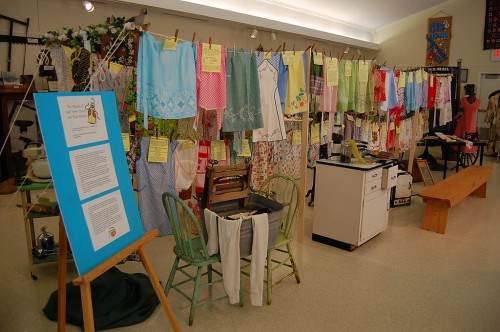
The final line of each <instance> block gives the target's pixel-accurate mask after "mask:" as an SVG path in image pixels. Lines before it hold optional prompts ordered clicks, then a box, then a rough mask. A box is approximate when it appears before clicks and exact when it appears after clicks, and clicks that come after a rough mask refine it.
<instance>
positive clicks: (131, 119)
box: [128, 113, 137, 122]
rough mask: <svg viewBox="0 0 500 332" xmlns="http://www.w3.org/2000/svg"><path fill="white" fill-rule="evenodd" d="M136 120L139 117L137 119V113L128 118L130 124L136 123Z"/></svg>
mask: <svg viewBox="0 0 500 332" xmlns="http://www.w3.org/2000/svg"><path fill="white" fill-rule="evenodd" d="M136 118H137V117H136V115H135V113H132V114H130V115H129V117H128V122H134V121H135V120H136Z"/></svg>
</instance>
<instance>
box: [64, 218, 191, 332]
mask: <svg viewBox="0 0 500 332" xmlns="http://www.w3.org/2000/svg"><path fill="white" fill-rule="evenodd" d="M156 236H158V230H154V231H152V232H149V233H147V234H145V235H144V236H143V237H141V238H140V239H139V240H137V241H135V242H134V243H132V244H130V245H129V246H128V247H126V248H124V249H122V250H121V251H120V252H118V253H117V254H115V255H114V256H112V257H110V258H109V259H107V260H106V261H104V262H103V263H101V264H100V265H98V266H97V267H96V268H94V269H93V270H92V271H90V272H88V273H87V274H85V275H83V276H81V277H78V278H76V279H75V280H73V284H74V285H79V286H80V293H81V296H82V312H83V322H84V328H85V331H87V332H93V331H95V326H94V313H93V309H92V294H91V289H90V283H91V282H92V281H93V280H95V279H96V278H98V277H99V276H100V275H102V274H103V273H104V272H106V271H107V270H109V269H110V268H112V267H113V266H115V265H116V264H118V263H119V262H120V261H122V260H123V259H125V258H126V257H127V256H128V255H130V254H131V253H133V252H135V251H136V252H137V253H138V254H139V257H140V258H141V262H142V265H144V269H145V270H146V273H147V274H148V277H149V280H150V281H151V284H152V285H153V288H154V290H155V292H156V295H158V299H159V300H160V303H161V304H162V306H163V309H164V310H165V313H166V314H167V317H168V320H169V321H170V325H171V326H172V328H173V330H174V331H180V330H181V328H180V326H179V322H178V321H177V318H176V317H175V315H174V312H173V311H172V307H170V304H169V302H168V300H167V297H166V296H165V293H164V292H163V289H162V287H161V285H160V282H159V281H158V278H157V277H156V273H155V271H154V270H153V266H152V264H151V261H150V260H149V258H148V256H147V255H146V252H145V251H144V248H143V247H144V246H145V245H146V244H147V243H148V242H149V241H151V240H152V239H154V238H155V237H156ZM67 251H68V242H67V235H66V230H65V228H64V224H63V221H62V217H59V271H58V284H57V287H58V299H57V300H58V301H57V302H58V306H57V331H59V332H63V331H65V328H66V274H67V261H66V255H67Z"/></svg>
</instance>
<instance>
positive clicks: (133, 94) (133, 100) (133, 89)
mask: <svg viewBox="0 0 500 332" xmlns="http://www.w3.org/2000/svg"><path fill="white" fill-rule="evenodd" d="M136 106H137V70H136V69H135V68H134V69H133V70H132V73H131V74H130V80H129V82H128V86H127V91H126V92H125V96H124V98H123V112H122V113H118V120H119V121H120V129H121V130H122V133H126V132H128V131H130V130H131V129H133V131H134V132H135V130H136V128H137V124H134V126H133V127H132V128H131V124H130V122H131V121H130V120H131V119H130V117H131V115H132V116H133V117H136V116H137V115H138V114H141V115H142V113H138V112H137V107H136ZM127 128H128V130H127Z"/></svg>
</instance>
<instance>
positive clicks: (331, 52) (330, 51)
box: [330, 50, 332, 58]
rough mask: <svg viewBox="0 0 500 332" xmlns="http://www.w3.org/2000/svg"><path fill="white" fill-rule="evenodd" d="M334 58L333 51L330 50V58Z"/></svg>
mask: <svg viewBox="0 0 500 332" xmlns="http://www.w3.org/2000/svg"><path fill="white" fill-rule="evenodd" d="M331 57H332V50H330V58H331Z"/></svg>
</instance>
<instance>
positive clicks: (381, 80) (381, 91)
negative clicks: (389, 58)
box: [372, 69, 387, 103]
mask: <svg viewBox="0 0 500 332" xmlns="http://www.w3.org/2000/svg"><path fill="white" fill-rule="evenodd" d="M372 74H373V89H374V90H373V102H374V103H380V102H384V101H387V97H386V93H385V83H386V74H387V73H386V72H385V71H384V70H381V69H373V70H372Z"/></svg>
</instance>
